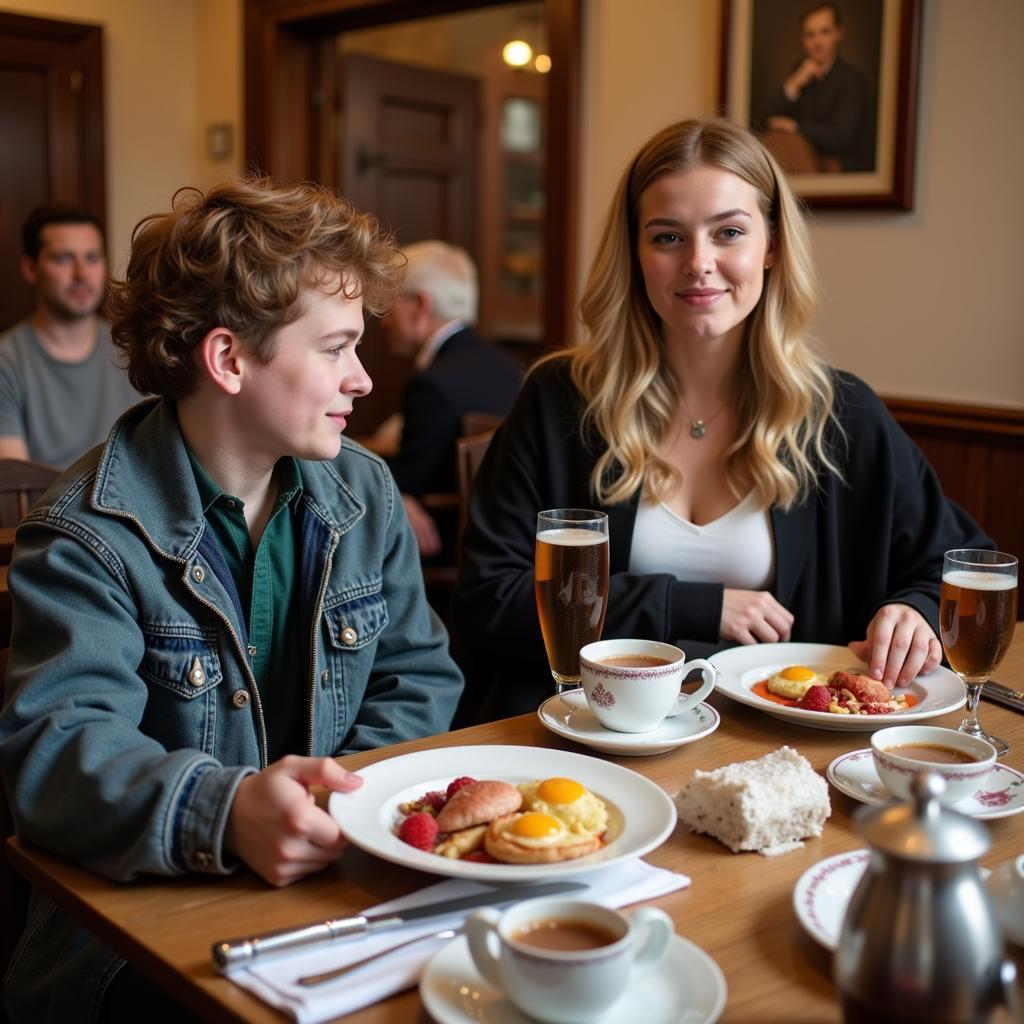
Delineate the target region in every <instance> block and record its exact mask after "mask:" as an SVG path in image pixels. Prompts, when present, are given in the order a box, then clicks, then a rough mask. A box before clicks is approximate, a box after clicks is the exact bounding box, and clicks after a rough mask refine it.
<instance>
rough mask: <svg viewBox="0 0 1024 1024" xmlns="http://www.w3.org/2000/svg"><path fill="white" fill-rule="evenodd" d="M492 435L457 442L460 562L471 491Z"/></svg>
mask: <svg viewBox="0 0 1024 1024" xmlns="http://www.w3.org/2000/svg"><path fill="white" fill-rule="evenodd" d="M492 437H494V431H493V430H488V431H486V432H484V433H480V434H474V435H472V436H471V437H460V438H459V439H458V440H457V441H456V442H455V452H456V460H457V468H458V475H459V533H458V543H457V547H456V559H457V561H458V563H460V564H461V562H462V535H463V533H465V530H466V523H467V522H468V520H469V493H470V490H471V489H472V486H473V479H474V477H475V476H476V471H477V470H478V469H479V468H480V463H481V462H483V461H484V455H486V454H487V448H488V445H490V443H491V438H492Z"/></svg>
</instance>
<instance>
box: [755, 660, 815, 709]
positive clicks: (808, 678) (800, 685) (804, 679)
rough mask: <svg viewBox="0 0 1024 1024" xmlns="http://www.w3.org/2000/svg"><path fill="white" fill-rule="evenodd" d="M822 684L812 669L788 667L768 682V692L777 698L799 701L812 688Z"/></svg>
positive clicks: (797, 666)
mask: <svg viewBox="0 0 1024 1024" xmlns="http://www.w3.org/2000/svg"><path fill="white" fill-rule="evenodd" d="M824 682H825V681H824V680H823V679H822V678H821V676H819V675H818V673H817V672H815V671H814V669H812V668H808V667H807V666H806V665H789V666H787V667H786V668H783V669H780V670H779V671H778V672H776V673H775V675H773V676H772V677H771V678H770V679H769V680H768V691H769V693H774V694H775V695H776V696H778V697H788V698H789V699H790V700H799V699H800V698H801V697H802V696H803V695H804V694H805V693H806V692H807V691H808V690H809V689H810V688H811V687H812V686H815V685H817V684H824Z"/></svg>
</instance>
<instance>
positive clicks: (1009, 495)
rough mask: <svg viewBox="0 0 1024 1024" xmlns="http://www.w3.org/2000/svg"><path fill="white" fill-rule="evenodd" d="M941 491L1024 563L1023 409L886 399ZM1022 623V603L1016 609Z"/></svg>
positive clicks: (1023, 604)
mask: <svg viewBox="0 0 1024 1024" xmlns="http://www.w3.org/2000/svg"><path fill="white" fill-rule="evenodd" d="M884 401H885V404H886V405H887V406H888V407H889V411H890V412H891V413H892V414H893V416H894V417H895V419H896V422H897V423H899V424H900V426H901V427H903V429H904V430H905V431H906V432H907V433H908V434H909V435H910V436H911V437H912V438H913V439H914V441H916V442H917V444H918V446H919V447H920V448H921V450H922V451H923V452H924V454H925V455H926V456H927V458H928V461H929V462H930V463H931V464H932V466H933V467H934V468H935V472H936V473H937V474H938V477H939V480H940V481H941V482H942V487H943V490H945V492H946V494H947V495H948V496H949V497H950V498H952V500H953V501H955V502H956V503H957V504H958V505H961V506H962V507H963V508H965V509H966V510H967V511H968V512H969V513H970V514H971V515H972V516H973V517H974V518H975V519H976V520H977V521H978V522H979V523H980V524H981V526H982V528H983V529H984V530H985V532H986V533H987V534H988V535H989V536H990V537H991V538H992V539H993V541H995V543H996V545H997V546H998V547H999V549H1000V550H1002V551H1007V552H1009V553H1010V554H1011V555H1016V556H1017V557H1018V558H1020V559H1024V409H995V408H990V407H984V406H968V405H954V404H950V403H943V402H925V401H919V400H917V399H910V398H896V397H885V398H884ZM1018 609H1019V610H1018V618H1020V619H1024V602H1021V603H1019V604H1018Z"/></svg>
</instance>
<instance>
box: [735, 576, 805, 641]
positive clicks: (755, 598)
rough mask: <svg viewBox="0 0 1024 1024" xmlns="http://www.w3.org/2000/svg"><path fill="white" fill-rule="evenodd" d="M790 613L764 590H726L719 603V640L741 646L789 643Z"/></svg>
mask: <svg viewBox="0 0 1024 1024" xmlns="http://www.w3.org/2000/svg"><path fill="white" fill-rule="evenodd" d="M792 628H793V613H792V612H791V611H790V610H789V609H788V608H784V607H783V606H782V605H781V604H779V602H778V601H776V600H775V598H774V597H772V595H771V594H769V593H768V591H767V590H729V589H728V588H726V591H725V596H724V597H723V599H722V625H721V627H720V628H719V631H718V635H719V638H720V639H722V640H735V641H736V642H737V643H741V644H756V643H775V642H776V641H778V640H783V641H785V640H788V639H789V633H790V630H791V629H792Z"/></svg>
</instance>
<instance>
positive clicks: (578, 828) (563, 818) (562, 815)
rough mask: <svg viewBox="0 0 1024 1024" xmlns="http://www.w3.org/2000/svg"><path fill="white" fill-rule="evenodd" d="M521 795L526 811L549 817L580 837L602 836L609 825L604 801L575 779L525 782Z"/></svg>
mask: <svg viewBox="0 0 1024 1024" xmlns="http://www.w3.org/2000/svg"><path fill="white" fill-rule="evenodd" d="M519 792H520V793H522V794H523V806H522V810H524V811H535V812H538V813H539V814H544V815H548V816H549V817H551V818H554V819H556V820H557V821H559V822H561V823H562V824H563V825H564V826H565V827H566V829H567V830H568V831H569V832H571V833H574V834H576V835H587V836H595V835H601V834H602V833H603V832H604V830H605V827H606V826H607V824H608V811H607V809H606V808H605V805H604V802H603V801H602V800H600V799H598V797H596V796H594V794H593V793H591V792H590V791H589V790H587V789H586V788H585V787H584V786H582V785H580V783H578V782H576V781H575V780H574V779H543V780H540V781H534V782H523V783H520V785H519ZM563 841H564V840H563Z"/></svg>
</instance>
